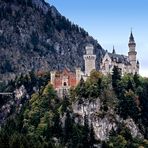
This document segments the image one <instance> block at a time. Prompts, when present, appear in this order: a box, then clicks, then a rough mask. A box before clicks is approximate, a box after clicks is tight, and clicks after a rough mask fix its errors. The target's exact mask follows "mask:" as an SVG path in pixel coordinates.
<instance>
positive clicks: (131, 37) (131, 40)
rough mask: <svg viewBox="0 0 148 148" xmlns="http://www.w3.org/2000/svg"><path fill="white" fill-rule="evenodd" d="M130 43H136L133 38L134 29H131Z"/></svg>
mask: <svg viewBox="0 0 148 148" xmlns="http://www.w3.org/2000/svg"><path fill="white" fill-rule="evenodd" d="M129 42H135V40H134V36H133V33H132V29H131V34H130V37H129Z"/></svg>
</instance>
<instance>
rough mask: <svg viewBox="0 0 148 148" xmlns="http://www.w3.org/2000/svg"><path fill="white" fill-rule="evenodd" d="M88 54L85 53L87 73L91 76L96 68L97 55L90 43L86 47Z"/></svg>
mask: <svg viewBox="0 0 148 148" xmlns="http://www.w3.org/2000/svg"><path fill="white" fill-rule="evenodd" d="M85 49H86V55H84V56H83V57H84V60H85V74H86V75H88V76H90V73H91V71H92V70H93V69H96V55H94V54H93V50H94V47H93V45H92V44H89V45H87V46H86V47H85Z"/></svg>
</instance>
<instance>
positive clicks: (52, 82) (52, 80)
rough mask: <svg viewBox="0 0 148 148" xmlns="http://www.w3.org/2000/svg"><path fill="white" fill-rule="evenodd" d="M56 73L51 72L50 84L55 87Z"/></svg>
mask: <svg viewBox="0 0 148 148" xmlns="http://www.w3.org/2000/svg"><path fill="white" fill-rule="evenodd" d="M55 75H56V71H51V72H50V83H51V84H52V85H53V86H54V82H55Z"/></svg>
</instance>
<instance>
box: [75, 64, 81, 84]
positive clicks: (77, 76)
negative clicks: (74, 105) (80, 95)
mask: <svg viewBox="0 0 148 148" xmlns="http://www.w3.org/2000/svg"><path fill="white" fill-rule="evenodd" d="M80 80H81V68H80V67H78V68H76V85H77V84H78V83H79V82H80Z"/></svg>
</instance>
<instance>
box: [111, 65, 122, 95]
mask: <svg viewBox="0 0 148 148" xmlns="http://www.w3.org/2000/svg"><path fill="white" fill-rule="evenodd" d="M120 80H121V71H120V69H119V68H118V67H117V66H114V68H113V74H112V86H113V89H114V91H115V92H116V93H117V94H119V89H118V82H119V81H120Z"/></svg>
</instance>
